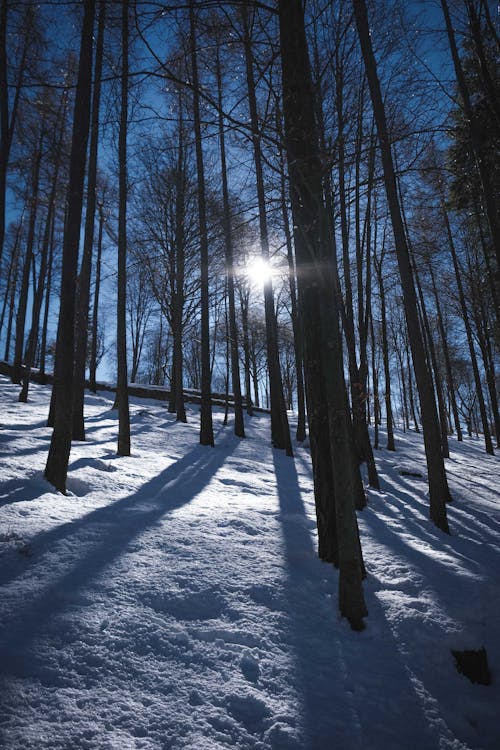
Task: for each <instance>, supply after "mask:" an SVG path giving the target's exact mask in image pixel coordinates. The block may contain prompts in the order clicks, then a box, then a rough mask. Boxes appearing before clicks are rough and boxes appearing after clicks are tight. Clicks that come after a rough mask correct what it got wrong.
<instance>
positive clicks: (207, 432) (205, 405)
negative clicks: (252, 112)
mask: <svg viewBox="0 0 500 750" xmlns="http://www.w3.org/2000/svg"><path fill="white" fill-rule="evenodd" d="M189 29H190V37H191V39H190V52H191V75H192V79H193V124H194V137H195V146H196V171H197V177H198V221H199V229H200V295H201V407H200V443H201V445H210V446H213V445H214V432H213V424H212V378H211V368H210V330H209V325H210V324H209V278H208V229H207V209H206V196H205V169H204V164H203V149H202V140H201V122H200V95H199V76H198V56H197V50H196V22H195V4H194V1H193V0H189Z"/></svg>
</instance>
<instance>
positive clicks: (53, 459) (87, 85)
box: [45, 0, 95, 492]
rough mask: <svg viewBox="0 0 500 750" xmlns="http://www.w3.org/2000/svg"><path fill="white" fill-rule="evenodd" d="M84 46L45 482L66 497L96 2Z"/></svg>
mask: <svg viewBox="0 0 500 750" xmlns="http://www.w3.org/2000/svg"><path fill="white" fill-rule="evenodd" d="M83 6H84V17H83V25H82V34H81V42H80V57H79V65H78V80H77V85H76V95H75V108H74V117H73V134H72V139H71V155H70V165H69V168H70V173H69V183H68V200H67V218H66V224H65V229H64V241H63V265H62V276H61V307H60V311H59V325H58V331H57V345H56V359H55V365H54V388H53V390H54V392H55V407H54V430H53V433H52V439H51V443H50V449H49V455H48V458H47V464H46V466H45V477H46V479H47V480H48V481H49V482H51V484H53V485H54V487H55V488H56V489H58V490H60V492H66V476H67V472H68V461H69V454H70V451H71V433H72V427H73V414H72V410H73V353H74V330H75V292H76V288H75V287H76V274H77V267H78V248H79V244H80V223H81V217H82V204H83V182H84V176H85V162H86V153H87V141H88V133H89V112H90V93H91V81H92V32H93V26H94V15H95V0H84V3H83Z"/></svg>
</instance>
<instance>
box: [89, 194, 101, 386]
mask: <svg viewBox="0 0 500 750" xmlns="http://www.w3.org/2000/svg"><path fill="white" fill-rule="evenodd" d="M103 231H104V211H103V207H102V205H100V206H99V231H98V236H97V256H96V262H95V281H94V303H93V307H92V341H91V345H90V366H89V386H90V390H91V391H93V393H96V391H97V385H96V372H97V344H98V341H97V338H98V327H97V325H98V318H99V292H100V288H101V258H102V236H103Z"/></svg>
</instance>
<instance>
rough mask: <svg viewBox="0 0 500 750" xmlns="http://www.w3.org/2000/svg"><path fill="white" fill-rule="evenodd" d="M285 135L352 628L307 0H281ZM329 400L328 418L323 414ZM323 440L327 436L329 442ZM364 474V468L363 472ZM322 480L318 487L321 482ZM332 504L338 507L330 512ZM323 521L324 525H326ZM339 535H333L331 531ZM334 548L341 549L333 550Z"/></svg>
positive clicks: (319, 471) (336, 346)
mask: <svg viewBox="0 0 500 750" xmlns="http://www.w3.org/2000/svg"><path fill="white" fill-rule="evenodd" d="M278 8H279V22H280V46H281V58H282V76H283V102H284V116H285V135H286V138H285V139H286V148H287V160H288V172H289V178H290V194H291V202H292V212H293V220H294V229H295V251H296V260H297V276H298V282H299V304H300V312H301V316H302V319H303V323H304V336H305V352H304V354H305V357H304V364H305V374H306V388H307V401H308V414H309V432H310V442H311V455H312V456H313V468H314V472H315V476H314V479H315V495H316V497H317V499H318V500H319V507H317V514H318V516H319V518H318V520H320V518H321V516H323V515H324V519H323V520H324V522H325V523H326V526H327V529H326V530H327V531H329V532H330V533H331V534H332V539H331V540H329V546H330V548H331V549H332V548H335V547H337V543H336V542H335V541H334V538H335V537H336V540H337V542H338V547H337V549H336V554H337V557H338V563H339V607H340V611H341V613H342V615H344V616H345V617H346V618H347V619H348V620H349V622H350V624H351V627H353V628H355V629H361V628H362V627H363V617H364V616H365V615H366V614H367V610H366V605H365V601H364V595H363V586H362V577H363V560H362V555H361V546H360V543H359V535H358V529H357V520H356V513H355V509H354V497H355V486H354V485H355V482H354V477H355V472H356V471H358V467H357V466H355V464H354V456H353V451H352V442H351V440H350V429H351V426H350V415H349V410H348V401H347V392H346V388H345V382H344V380H343V364H342V355H341V352H342V349H341V340H340V331H339V312H338V309H336V306H335V302H334V297H333V295H332V284H333V269H332V262H331V248H330V246H329V243H328V242H327V234H328V232H327V220H326V215H325V208H324V205H323V184H322V165H321V161H320V157H319V148H318V134H317V131H316V123H315V118H314V112H315V107H314V95H313V85H312V77H311V70H310V65H309V56H308V50H307V41H306V35H305V24H304V14H303V8H302V2H301V0H279V4H278ZM325 404H326V406H327V409H326V411H327V420H326V421H325V419H324V415H325ZM323 439H326V440H325V442H323ZM358 474H359V471H358ZM316 483H318V486H317V487H316ZM332 510H333V513H332ZM323 531H324V529H320V524H318V532H323ZM333 535H335V537H334V536H333ZM332 552H333V553H335V549H333V550H332Z"/></svg>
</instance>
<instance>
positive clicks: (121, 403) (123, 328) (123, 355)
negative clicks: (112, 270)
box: [115, 3, 130, 456]
mask: <svg viewBox="0 0 500 750" xmlns="http://www.w3.org/2000/svg"><path fill="white" fill-rule="evenodd" d="M128 13H129V9H128V3H122V19H121V20H122V34H121V49H122V70H121V76H120V83H121V86H120V88H121V103H120V129H119V133H118V290H117V309H116V348H117V354H118V363H117V364H118V372H117V379H116V401H115V403H116V406H117V407H118V446H117V454H118V455H119V456H130V412H129V403H128V373H127V193H128V185H127V129H128V67H129V65H128V45H129V19H128Z"/></svg>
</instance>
